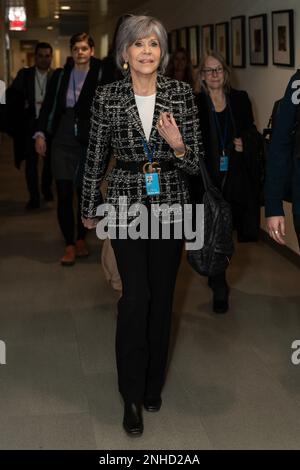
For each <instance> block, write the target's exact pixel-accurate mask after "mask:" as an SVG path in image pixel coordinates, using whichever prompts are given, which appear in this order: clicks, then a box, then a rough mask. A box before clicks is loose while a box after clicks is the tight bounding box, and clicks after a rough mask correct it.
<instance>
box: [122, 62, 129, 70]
mask: <svg viewBox="0 0 300 470" xmlns="http://www.w3.org/2000/svg"><path fill="white" fill-rule="evenodd" d="M123 70H128V62H124V64H123Z"/></svg>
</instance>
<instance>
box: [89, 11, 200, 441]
mask: <svg viewBox="0 0 300 470" xmlns="http://www.w3.org/2000/svg"><path fill="white" fill-rule="evenodd" d="M116 47H117V56H116V61H117V64H118V66H119V67H120V68H121V69H122V70H123V72H124V75H125V78H124V79H123V80H121V81H118V82H114V83H112V84H109V85H106V86H102V87H99V88H98V90H97V92H96V95H95V98H94V102H93V107H92V121H91V122H92V127H91V133H90V141H89V147H88V154H87V162H86V167H85V175H84V183H83V203H82V215H83V222H84V225H85V226H86V227H87V228H93V227H95V226H96V225H97V221H98V219H97V217H96V216H97V206H98V205H99V204H100V202H101V197H100V192H99V187H100V182H101V180H102V178H103V176H104V173H105V169H106V166H107V163H108V159H109V156H110V154H111V148H112V149H113V151H114V152H113V153H114V155H115V157H116V168H114V169H113V171H112V173H111V174H110V175H109V177H108V191H107V196H106V202H107V203H109V204H110V205H111V206H112V207H114V208H116V213H117V216H116V220H115V227H116V229H117V230H116V236H115V237H113V236H112V235H110V237H111V238H112V240H111V242H112V246H113V249H114V252H115V255H116V260H117V265H118V269H119V272H120V276H121V280H122V285H123V292H122V297H121V299H120V300H119V303H118V320H117V332H116V356H117V369H118V383H119V390H120V393H121V395H122V397H123V399H124V419H123V427H124V429H125V431H126V432H127V433H128V434H129V435H141V434H142V432H143V417H142V406H144V408H145V410H147V411H149V412H157V411H159V409H160V407H161V404H162V400H161V392H162V388H163V385H164V381H165V373H166V364H167V356H168V345H169V336H170V327H171V314H172V301H173V292H174V288H175V281H176V275H177V271H178V267H179V263H180V258H181V252H182V246H183V239H182V237H178V238H177V235H178V234H177V235H176V234H175V230H174V228H173V227H174V225H175V222H176V221H177V222H179V223H182V218H183V206H184V204H186V203H189V201H190V198H189V191H188V185H187V181H186V173H190V174H192V173H197V172H198V171H199V165H200V158H201V157H202V143H201V134H200V127H199V122H198V118H197V109H196V107H195V104H194V99H193V92H192V89H191V87H190V86H189V85H188V84H186V83H183V82H179V81H176V80H171V79H170V78H167V77H165V76H163V75H162V73H163V72H164V70H165V68H166V65H167V62H168V53H167V33H166V31H165V28H164V27H163V25H162V24H161V23H160V21H158V20H157V19H155V18H152V17H149V16H134V15H133V16H130V17H129V18H127V19H126V20H125V21H124V23H123V24H122V25H121V27H120V29H119V32H118V36H117V40H116ZM124 198H126V201H127V206H128V207H130V206H131V205H133V204H134V205H135V206H136V205H139V206H138V207H140V208H141V207H143V208H144V209H146V214H147V215H146V220H145V218H144V219H143V220H142V222H141V224H144V225H145V223H146V225H147V223H148V222H149V225H150V226H151V228H152V224H153V223H154V225H155V222H153V220H156V222H157V221H158V226H159V235H158V236H156V235H155V236H154V237H152V235H149V232H148V235H147V236H146V237H145V236H144V235H141V234H140V235H141V236H140V237H138V236H137V237H136V236H135V237H130V235H127V237H124V233H121V232H122V230H123V229H124V227H128V226H129V228H130V227H131V228H132V223H133V222H134V220H133V219H132V217H131V215H130V214H128V213H126V214H125V215H126V217H125V218H124V217H123V216H124V211H119V212H118V206H119V203H120V201H121V200H123V202H124ZM123 202H121V204H123ZM161 204H164V208H165V209H167V210H166V213H168V212H169V216H170V217H169V219H168V226H169V228H170V236H169V237H165V236H163V234H162V233H161V232H162V226H163V225H164V224H163V223H161V222H162V219H163V217H162V214H161V213H160V214H159V215H158V214H157V210H156V211H155V210H154V209H155V208H156V209H157V206H158V205H161ZM174 206H176V210H175V211H174V212H172V208H173V209H174ZM122 209H124V207H122ZM121 212H122V213H121ZM98 213H99V212H98ZM166 213H165V214H166ZM172 215H173V217H171V216H172ZM122 217H123V218H122ZM126 220H127V222H126ZM180 221H181V222H180ZM163 222H166V221H165V220H164V221H163Z"/></svg>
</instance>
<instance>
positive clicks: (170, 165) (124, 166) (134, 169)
mask: <svg viewBox="0 0 300 470" xmlns="http://www.w3.org/2000/svg"><path fill="white" fill-rule="evenodd" d="M145 163H148V160H146V161H142V162H126V161H125V160H118V159H117V160H116V168H120V169H121V170H126V171H130V172H131V173H143V166H144V165H145ZM153 163H154V162H153ZM155 163H157V164H158V166H159V167H160V169H161V171H162V172H164V171H172V170H174V162H171V161H165V162H155Z"/></svg>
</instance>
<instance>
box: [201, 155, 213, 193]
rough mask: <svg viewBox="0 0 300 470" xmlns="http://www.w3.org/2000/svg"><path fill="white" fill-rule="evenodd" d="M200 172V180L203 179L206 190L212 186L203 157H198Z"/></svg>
mask: <svg viewBox="0 0 300 470" xmlns="http://www.w3.org/2000/svg"><path fill="white" fill-rule="evenodd" d="M200 173H201V176H202V181H203V186H204V189H205V191H207V190H208V189H209V188H211V187H212V186H213V183H212V180H211V178H210V176H209V174H208V171H207V168H206V165H205V161H204V158H203V157H200Z"/></svg>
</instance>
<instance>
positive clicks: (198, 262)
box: [187, 159, 234, 276]
mask: <svg viewBox="0 0 300 470" xmlns="http://www.w3.org/2000/svg"><path fill="white" fill-rule="evenodd" d="M200 169H201V176H202V180H203V185H204V189H205V191H204V195H203V204H204V245H203V247H202V248H201V249H200V250H189V251H188V252H187V260H188V262H189V264H190V265H191V266H192V268H193V269H194V270H195V271H196V272H197V273H199V274H201V275H203V276H215V275H216V274H219V273H221V272H224V271H225V270H226V269H227V267H228V265H229V263H230V260H231V257H232V255H233V252H234V245H233V239H232V230H233V227H232V215H231V207H230V204H229V203H228V202H226V201H225V199H224V198H223V196H222V193H221V191H220V190H219V189H218V188H216V187H215V186H214V185H213V184H212V181H211V179H210V177H209V175H208V172H207V169H206V166H205V163H204V160H203V159H201V160H200Z"/></svg>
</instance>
